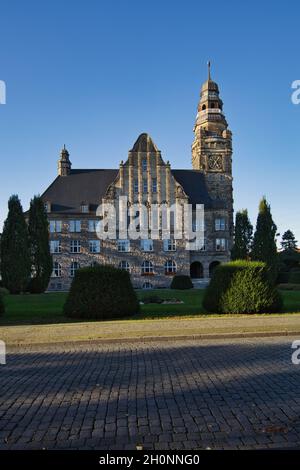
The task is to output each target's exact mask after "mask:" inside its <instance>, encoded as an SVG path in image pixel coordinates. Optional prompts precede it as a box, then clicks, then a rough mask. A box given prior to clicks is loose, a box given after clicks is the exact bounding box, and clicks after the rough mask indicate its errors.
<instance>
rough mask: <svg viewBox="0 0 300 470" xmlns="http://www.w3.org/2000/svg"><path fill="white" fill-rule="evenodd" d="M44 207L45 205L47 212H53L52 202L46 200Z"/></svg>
mask: <svg viewBox="0 0 300 470" xmlns="http://www.w3.org/2000/svg"><path fill="white" fill-rule="evenodd" d="M44 207H45V211H46V212H47V214H49V212H51V202H49V201H46V202H45V204H44Z"/></svg>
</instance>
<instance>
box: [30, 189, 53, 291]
mask: <svg viewBox="0 0 300 470" xmlns="http://www.w3.org/2000/svg"><path fill="white" fill-rule="evenodd" d="M28 230H29V242H30V255H31V280H30V283H29V290H30V292H33V293H40V292H44V291H45V290H46V288H47V286H48V284H49V280H50V276H51V272H52V256H51V254H50V248H49V224H48V218H47V214H46V211H45V206H44V203H43V200H42V199H41V198H40V197H39V196H35V197H34V198H33V199H32V200H31V201H30V209H29V223H28Z"/></svg>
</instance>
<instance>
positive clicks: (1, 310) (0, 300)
mask: <svg viewBox="0 0 300 470" xmlns="http://www.w3.org/2000/svg"><path fill="white" fill-rule="evenodd" d="M4 312H5V306H4V300H3V295H2V294H1V293H0V315H3V313H4Z"/></svg>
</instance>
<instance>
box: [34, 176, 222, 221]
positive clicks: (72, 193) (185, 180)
mask: <svg viewBox="0 0 300 470" xmlns="http://www.w3.org/2000/svg"><path fill="white" fill-rule="evenodd" d="M171 171H172V174H173V176H174V177H175V179H176V180H177V181H178V183H180V184H181V185H182V187H183V189H184V191H185V192H186V194H187V195H188V197H189V202H190V203H191V204H196V203H198V204H204V205H205V207H206V208H215V209H222V208H225V202H224V201H223V200H221V199H219V200H212V199H211V198H210V196H209V193H208V189H207V186H206V181H205V176H204V174H203V173H202V172H201V171H198V170H171ZM117 175H118V170H116V169H115V170H112V169H103V170H71V173H70V175H68V176H58V177H57V178H56V179H55V180H54V181H53V183H52V184H51V185H50V186H49V188H48V189H47V190H46V191H45V192H44V193H43V194H42V198H43V200H44V201H45V202H50V203H51V211H52V212H57V213H65V214H75V213H79V212H80V206H81V204H82V203H83V202H85V203H87V204H89V205H90V210H91V211H96V209H97V207H98V205H99V204H100V202H101V200H102V197H103V196H104V195H105V193H106V190H107V188H108V186H109V185H110V184H111V183H113V181H114V180H115V178H116V177H117Z"/></svg>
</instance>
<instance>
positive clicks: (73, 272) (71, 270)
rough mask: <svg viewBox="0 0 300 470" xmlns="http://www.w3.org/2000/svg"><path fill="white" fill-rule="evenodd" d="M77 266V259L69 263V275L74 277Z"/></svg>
mask: <svg viewBox="0 0 300 470" xmlns="http://www.w3.org/2000/svg"><path fill="white" fill-rule="evenodd" d="M79 268H80V266H79V263H77V261H73V263H71V267H70V276H71V277H74V276H75V273H76V271H77V269H79Z"/></svg>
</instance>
